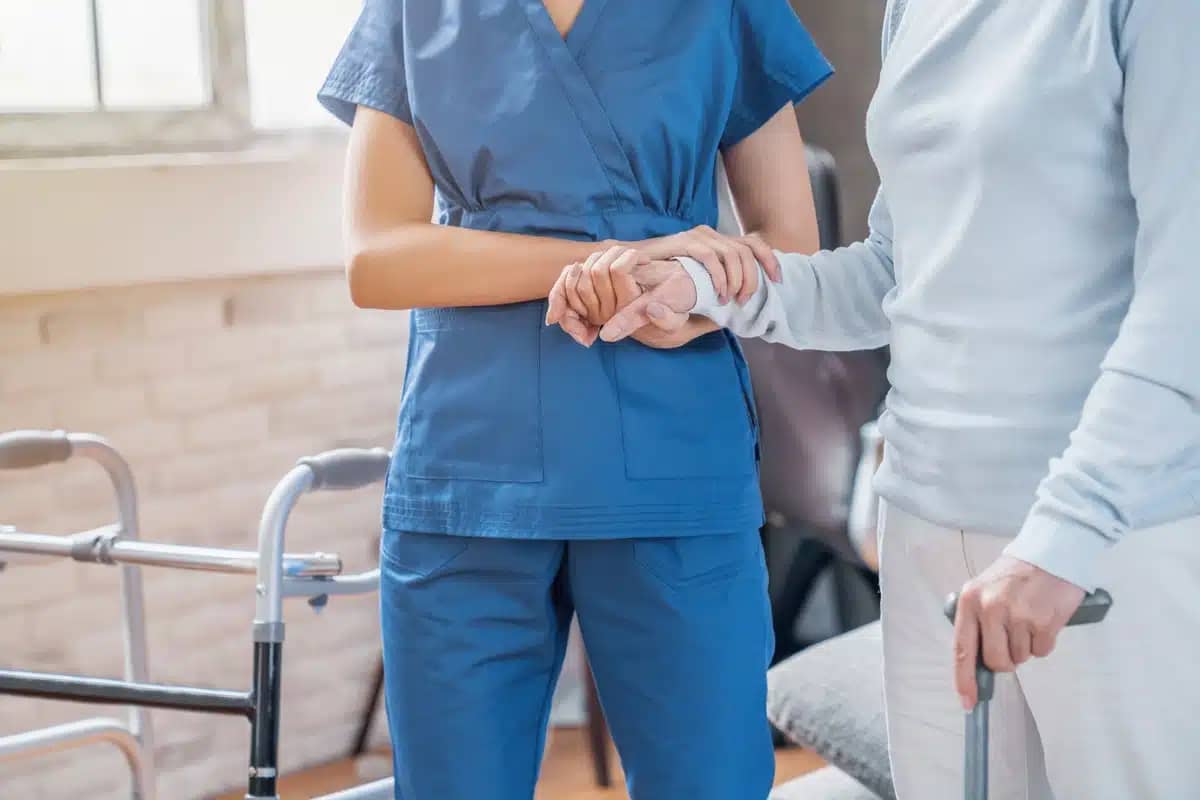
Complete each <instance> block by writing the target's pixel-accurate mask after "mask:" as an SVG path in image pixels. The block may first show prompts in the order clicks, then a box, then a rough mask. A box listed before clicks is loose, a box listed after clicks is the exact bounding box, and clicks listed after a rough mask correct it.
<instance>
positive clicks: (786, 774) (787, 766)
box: [219, 728, 821, 800]
mask: <svg viewBox="0 0 1200 800" xmlns="http://www.w3.org/2000/svg"><path fill="white" fill-rule="evenodd" d="M385 761H386V758H385V754H380V755H373V756H368V757H367V759H366V760H365V761H363V762H362V763H361V764H360V765H358V766H357V767H356V765H355V763H354V762H352V761H341V762H338V763H336V764H330V765H328V766H324V767H317V768H316V769H311V770H307V771H305V772H303V773H300V774H298V775H291V776H286V777H284V778H283V780H281V781H280V792H279V795H280V799H281V800H310V798H313V797H317V796H319V795H322V794H328V793H330V792H335V791H337V790H339V789H345V788H348V787H350V786H355V785H357V784H359V783H365V782H366V781H368V780H374V779H377V778H378V777H379V776H380V770H383V769H386V763H385ZM613 763H614V773H615V772H616V771H617V770H618V769H619V767H618V766H615V765H616V759H615V758H614V759H613ZM776 765H777V766H776V783H784V782H786V781H788V780H790V779H791V778H794V777H797V776H799V775H803V774H804V773H806V772H811V771H812V770H814V769H817V768H818V767H820V766H821V760H820V759H819V758H817V756H815V755H814V754H812V753H810V752H808V751H806V750H798V749H791V750H780V751H778V753H777V755H776ZM364 773H365V774H364ZM383 774H386V772H385V773H383ZM613 784H614V788H611V789H606V790H602V789H599V788H597V787H596V784H595V781H594V780H593V778H592V768H591V760H590V757H589V755H588V749H587V740H586V737H585V736H584V731H583V729H577V728H557V729H555V730H554V732H553V733H552V734H551V736H550V742H549V746H548V747H547V750H546V760H545V762H544V763H543V765H542V778H541V780H540V781H539V782H538V793H537V800H628V798H629V795H628V794H627V793H626V792H625V787H624V786H623V784H622V781H621V779H620V775H617V774H614V775H613ZM244 796H245V795H244V793H243V792H241V791H238V792H234V793H232V794H229V795H225V796H224V797H222V798H219V800H242V798H243V797H244Z"/></svg>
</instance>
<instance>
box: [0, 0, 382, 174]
mask: <svg viewBox="0 0 1200 800" xmlns="http://www.w3.org/2000/svg"><path fill="white" fill-rule="evenodd" d="M358 9H359V0H306V2H302V3H298V2H295V0H0V155H6V156H14V155H46V154H86V153H97V152H148V151H156V150H196V149H213V148H220V149H228V148H236V147H240V146H244V145H245V144H247V143H249V142H250V141H252V140H254V139H255V138H257V137H259V136H262V135H263V134H264V133H269V132H273V131H275V132H277V131H281V130H295V129H305V128H309V129H311V128H314V127H322V126H326V125H330V124H332V123H331V122H330V120H329V119H328V117H327V115H325V114H323V113H322V112H321V110H320V108H319V107H318V105H317V103H316V101H315V99H314V98H315V94H316V90H317V87H318V85H319V83H320V80H321V78H322V76H323V72H324V70H325V69H326V68H327V67H328V66H329V64H330V63H331V62H332V60H333V57H334V55H335V54H336V52H337V48H338V47H339V46H340V44H341V42H342V40H343V39H344V38H345V35H346V32H347V31H348V30H349V28H350V26H351V24H352V23H353V21H354V18H355V16H356V15H357V13H358Z"/></svg>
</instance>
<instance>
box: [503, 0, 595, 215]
mask: <svg viewBox="0 0 1200 800" xmlns="http://www.w3.org/2000/svg"><path fill="white" fill-rule="evenodd" d="M522 13H523V14H524V16H525V24H526V25H528V26H529V31H530V33H532V34H533V38H534V41H536V42H537V43H538V49H539V50H541V52H542V57H543V59H544V60H545V61H546V65H547V67H549V68H550V71H551V72H552V73H553V74H554V80H556V81H557V82H558V86H559V88H560V89H561V90H562V93H563V97H564V98H565V99H566V101H567V107H568V108H570V109H571V113H572V114H573V115H574V116H575V121H576V122H577V123H579V129H580V130H581V131H582V132H583V138H584V141H586V142H587V143H588V149H590V150H591V151H592V156H593V157H594V158H595V159H596V164H597V166H598V167H599V168H600V173H601V174H602V175H603V176H604V180H605V182H606V183H607V184H608V188H609V191H610V192H611V193H612V200H613V205H614V206H615V205H617V204H618V200H617V186H616V184H615V183H613V181H612V177H611V176H610V175H609V174H608V169H606V168H605V166H604V159H602V158H600V151H598V150H597V149H596V144H595V143H594V142H593V141H592V137H591V134H590V133H588V126H587V125H585V124H584V122H583V117H581V116H580V115H579V109H578V108H576V107H575V101H574V99H573V98H572V97H571V92H570V91H569V90H568V89H567V86H566V84H565V83H563V79H562V75H560V74H559V70H558V69H556V68H555V65H554V59H553V58H552V57H551V56H550V51H549V50H547V49H546V44H545V42H543V41H542V35H541V34H540V33H538V31H537V29H536V28H535V27H533V20H531V19H530V18H529V14H527V13H525V12H522ZM563 46H564V47H566V43H565V42H564V43H563ZM576 67H578V64H576Z"/></svg>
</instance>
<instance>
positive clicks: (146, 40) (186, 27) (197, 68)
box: [26, 0, 253, 108]
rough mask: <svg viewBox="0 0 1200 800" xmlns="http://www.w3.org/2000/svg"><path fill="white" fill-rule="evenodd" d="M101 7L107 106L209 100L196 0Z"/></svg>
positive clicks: (119, 0) (117, 1) (131, 1)
mask: <svg viewBox="0 0 1200 800" xmlns="http://www.w3.org/2000/svg"><path fill="white" fill-rule="evenodd" d="M26 1H27V2H28V0H26ZM251 4H253V2H252V3H251ZM97 11H98V16H99V27H100V66H101V69H100V75H101V79H102V81H103V86H104V105H105V106H107V107H110V108H144V107H155V106H157V107H180V106H201V105H205V104H207V103H208V100H209V91H208V81H207V76H206V72H207V70H205V68H204V63H205V60H204V56H203V52H204V41H205V33H206V32H205V31H204V30H203V29H202V24H201V19H202V18H201V15H200V8H199V6H198V0H98V2H97Z"/></svg>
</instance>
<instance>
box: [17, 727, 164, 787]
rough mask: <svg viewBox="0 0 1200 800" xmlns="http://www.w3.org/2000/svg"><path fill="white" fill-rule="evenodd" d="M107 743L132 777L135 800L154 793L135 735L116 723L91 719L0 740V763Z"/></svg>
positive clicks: (142, 752)
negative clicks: (115, 750)
mask: <svg viewBox="0 0 1200 800" xmlns="http://www.w3.org/2000/svg"><path fill="white" fill-rule="evenodd" d="M103 743H108V744H111V745H113V746H114V747H116V748H117V749H118V750H120V751H121V755H123V756H124V757H125V761H126V763H128V764H129V770H130V772H131V773H132V776H133V787H134V795H133V796H134V798H135V800H147V798H149V797H150V796H151V793H152V792H153V788H152V787H151V785H150V784H151V782H152V781H153V775H152V774H151V773H150V772H149V771H148V770H147V769H146V762H145V757H144V751H143V750H142V748H141V746H140V744H139V742H138V738H137V736H136V735H134V732H133V731H131V730H130V729H129V727H128V726H126V725H125V724H124V723H122V722H121V721H120V720H116V719H106V718H104V717H94V718H92V719H85V720H80V721H78V722H68V723H66V724H65V725H56V726H54V727H52V728H43V729H41V730H37V731H29V732H27V733H18V734H14V735H12V736H5V737H3V738H0V761H6V760H16V759H18V758H27V757H29V756H38V755H46V754H49V753H57V752H59V751H62V750H68V749H74V748H77V747H86V746H88V745H92V744H103Z"/></svg>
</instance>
